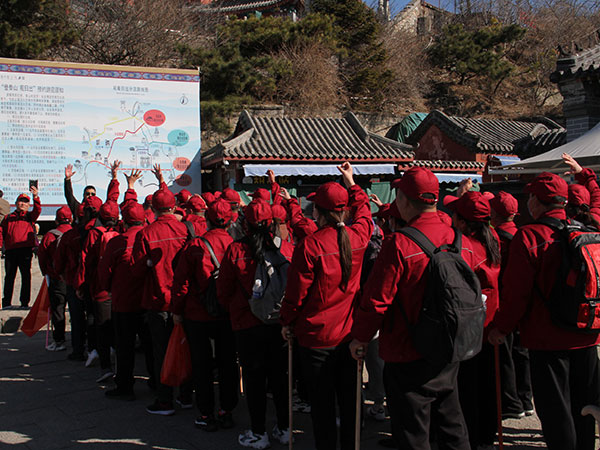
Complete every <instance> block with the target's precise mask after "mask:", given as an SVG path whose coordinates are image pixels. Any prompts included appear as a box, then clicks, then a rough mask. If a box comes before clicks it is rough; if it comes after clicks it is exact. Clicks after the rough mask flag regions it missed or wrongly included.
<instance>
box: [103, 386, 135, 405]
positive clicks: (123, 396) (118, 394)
mask: <svg viewBox="0 0 600 450" xmlns="http://www.w3.org/2000/svg"><path fill="white" fill-rule="evenodd" d="M104 395H106V397H108V398H114V399H117V400H126V401H129V402H131V401H133V400H135V394H134V393H133V391H125V390H123V389H119V388H115V389H110V390H108V391H106V392H105V393H104Z"/></svg>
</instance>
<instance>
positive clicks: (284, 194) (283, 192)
mask: <svg viewBox="0 0 600 450" xmlns="http://www.w3.org/2000/svg"><path fill="white" fill-rule="evenodd" d="M279 195H281V196H282V197H283V198H284V200H289V199H290V198H292V196H291V195H290V193H289V192H288V190H287V189H286V188H284V187H282V188H281V192H280V193H279Z"/></svg>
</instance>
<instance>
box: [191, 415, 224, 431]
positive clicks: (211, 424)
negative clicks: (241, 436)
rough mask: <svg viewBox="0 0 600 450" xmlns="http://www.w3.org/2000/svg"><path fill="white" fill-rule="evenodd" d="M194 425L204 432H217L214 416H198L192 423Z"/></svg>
mask: <svg viewBox="0 0 600 450" xmlns="http://www.w3.org/2000/svg"><path fill="white" fill-rule="evenodd" d="M194 425H196V427H198V428H200V429H201V430H204V431H209V432H212V431H217V430H218V429H219V427H218V425H217V420H216V419H215V416H213V415H212V414H209V415H208V416H199V417H197V418H196V420H195V421H194Z"/></svg>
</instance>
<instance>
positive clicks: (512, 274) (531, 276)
mask: <svg viewBox="0 0 600 450" xmlns="http://www.w3.org/2000/svg"><path fill="white" fill-rule="evenodd" d="M531 247H534V248H535V247H536V245H532V244H531V239H530V236H529V234H528V233H525V232H524V230H519V231H517V233H516V234H515V236H514V237H513V240H512V241H511V243H510V247H509V250H508V262H507V264H506V268H505V269H504V275H503V277H502V291H501V292H500V308H499V310H498V311H497V312H496V316H495V317H494V324H495V326H496V327H497V328H498V329H499V330H500V331H501V332H502V333H503V334H508V333H510V332H511V331H512V330H514V329H515V327H516V326H517V323H518V322H519V321H520V320H521V318H522V317H523V316H524V315H525V313H526V312H527V310H528V309H529V305H530V303H531V301H532V298H533V296H532V295H531V294H532V292H533V290H534V284H535V280H536V268H535V266H534V265H533V260H532V255H531V254H530V251H529V248H531Z"/></svg>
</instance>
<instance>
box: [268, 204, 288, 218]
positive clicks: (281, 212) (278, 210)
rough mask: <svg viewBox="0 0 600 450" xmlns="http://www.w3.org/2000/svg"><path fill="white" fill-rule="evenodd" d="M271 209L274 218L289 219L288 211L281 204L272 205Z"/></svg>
mask: <svg viewBox="0 0 600 450" xmlns="http://www.w3.org/2000/svg"><path fill="white" fill-rule="evenodd" d="M271 211H272V212H273V219H279V220H282V221H284V222H285V221H286V220H287V211H286V210H285V208H284V207H283V206H281V205H271Z"/></svg>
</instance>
